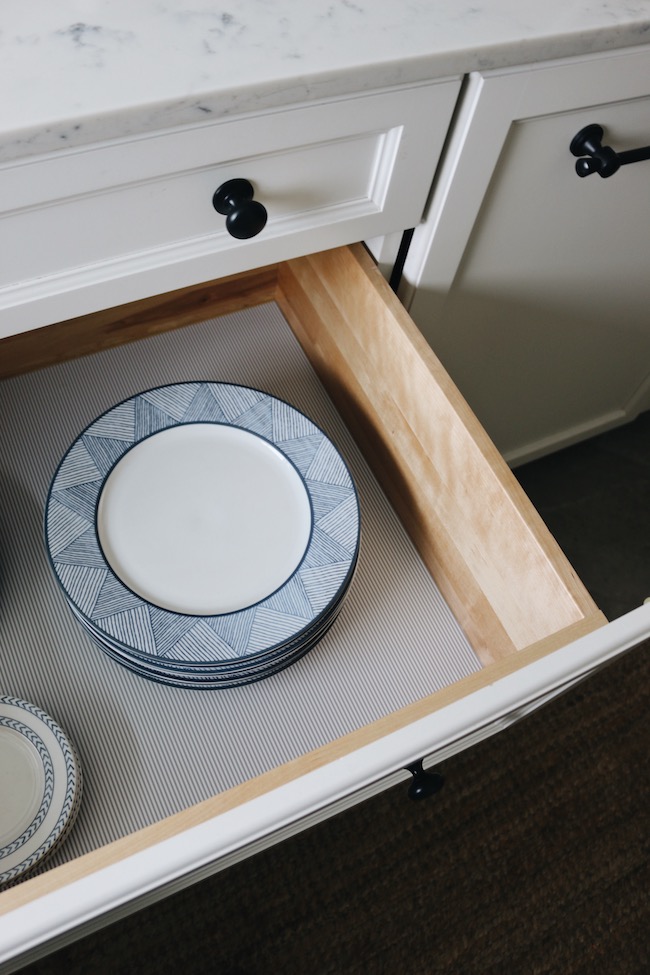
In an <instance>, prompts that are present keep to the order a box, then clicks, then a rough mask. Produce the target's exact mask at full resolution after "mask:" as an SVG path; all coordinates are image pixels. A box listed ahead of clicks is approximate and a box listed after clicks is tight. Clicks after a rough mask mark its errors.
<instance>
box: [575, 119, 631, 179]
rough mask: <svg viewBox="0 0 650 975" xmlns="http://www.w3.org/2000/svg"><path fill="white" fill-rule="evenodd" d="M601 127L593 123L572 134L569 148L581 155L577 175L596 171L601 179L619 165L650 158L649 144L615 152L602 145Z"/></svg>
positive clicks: (611, 173) (609, 174) (577, 163)
mask: <svg viewBox="0 0 650 975" xmlns="http://www.w3.org/2000/svg"><path fill="white" fill-rule="evenodd" d="M602 138H603V127H602V125H597V124H596V123H593V124H592V125H585V127H584V129H580V131H579V132H577V133H576V135H574V137H573V139H572V140H571V144H570V146H569V149H570V150H571V153H572V154H573V155H574V156H578V157H581V158H579V159H578V161H577V162H576V173H577V174H578V176H591V174H592V173H598V175H599V176H602V178H603V179H607V177H608V176H613V175H614V173H616V172H618V170H619V169H620V168H621V166H627V165H629V163H634V162H641V160H643V159H650V146H644V147H643V148H641V149H628V150H627V151H626V152H615V151H614V149H612V148H610V146H604V145H602Z"/></svg>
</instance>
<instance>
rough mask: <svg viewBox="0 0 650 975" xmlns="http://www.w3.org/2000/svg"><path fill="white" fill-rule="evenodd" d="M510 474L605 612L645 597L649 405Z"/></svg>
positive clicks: (649, 574) (649, 592) (648, 589)
mask: <svg viewBox="0 0 650 975" xmlns="http://www.w3.org/2000/svg"><path fill="white" fill-rule="evenodd" d="M515 474H516V475H517V478H518V480H519V481H520V483H521V485H522V486H523V488H524V490H525V491H526V493H527V494H528V497H529V498H530V499H531V501H532V502H533V504H534V505H535V507H536V508H537V510H538V511H539V512H540V514H541V515H542V517H543V519H544V521H545V522H546V524H547V525H548V527H549V529H550V530H551V532H552V533H553V535H554V536H555V537H556V539H557V540H558V542H559V543H560V545H561V547H562V549H563V550H564V552H565V554H566V555H567V557H568V558H569V561H570V562H571V563H572V565H573V567H574V569H575V570H576V572H577V573H578V575H579V576H580V578H581V579H582V581H583V582H584V584H585V586H586V587H587V589H588V590H589V592H590V593H591V595H592V596H593V598H594V600H595V602H596V604H597V605H598V607H599V608H600V609H601V610H602V611H603V612H604V613H605V615H606V616H607V617H608V618H609V619H614V618H615V617H617V616H621V615H622V614H623V613H626V612H628V611H629V610H631V609H634V607H635V606H638V605H640V604H641V603H642V602H643V601H644V599H646V598H648V597H650V412H648V413H643V414H641V416H640V417H639V418H638V419H637V420H635V421H634V422H633V423H629V424H626V425H625V426H623V427H619V428H617V429H616V430H612V431H610V432H608V433H604V434H601V435H600V436H598V437H593V438H592V439H591V440H587V441H584V442H583V443H580V444H576V445H575V446H573V447H569V448H567V449H566V450H562V451H558V452H557V453H556V454H551V455H550V456H548V457H544V458H542V459H541V460H538V461H533V462H531V463H529V464H525V465H523V466H522V467H519V468H517V469H516V470H515Z"/></svg>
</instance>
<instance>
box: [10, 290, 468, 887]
mask: <svg viewBox="0 0 650 975" xmlns="http://www.w3.org/2000/svg"><path fill="white" fill-rule="evenodd" d="M196 379H199V380H210V381H219V382H234V383H241V384H243V385H248V386H253V387H256V388H258V389H262V390H265V391H267V392H269V393H272V394H273V395H275V396H278V397H280V398H282V399H285V400H287V401H288V402H289V403H291V404H293V405H295V406H296V407H297V408H298V409H300V410H302V411H303V412H304V413H306V414H307V415H308V416H310V417H311V418H312V419H313V420H314V422H315V423H316V424H318V425H319V426H320V427H321V428H322V429H323V430H324V431H325V433H326V434H327V435H328V436H329V437H330V439H331V440H332V441H333V442H334V443H335V444H336V446H337V448H338V449H339V450H340V451H341V453H342V455H343V457H344V458H345V460H346V462H347V463H348V465H349V467H350V470H351V472H352V475H353V477H354V479H355V482H356V485H357V488H358V490H359V494H360V504H361V524H362V535H361V552H360V558H359V565H358V569H357V573H356V576H355V578H354V580H353V583H352V586H351V589H350V592H349V595H348V596H347V598H346V600H345V603H344V605H343V609H342V611H341V614H340V616H339V618H338V619H337V621H336V622H335V624H334V626H333V627H332V629H331V630H330V631H329V632H328V633H327V634H326V635H325V636H324V638H323V639H322V640H321V641H320V642H319V643H318V644H317V645H316V647H315V648H314V649H313V650H311V651H310V652H309V653H308V654H307V655H306V656H305V657H303V658H302V659H300V660H299V661H297V662H296V663H294V664H292V665H291V666H290V667H288V668H287V669H286V670H284V671H282V672H281V673H279V674H276V675H274V676H272V677H269V678H267V679H265V680H262V681H260V682H259V683H256V684H250V685H247V686H245V687H240V688H232V689H227V690H214V691H195V690H188V689H184V688H175V687H167V686H163V685H160V684H156V683H154V682H153V681H149V680H146V679H144V678H143V677H141V676H139V675H137V674H133V673H131V672H130V671H128V670H127V669H126V668H125V667H122V666H120V665H119V664H118V663H117V662H115V661H114V660H111V659H109V658H108V657H107V656H106V655H105V654H103V653H102V652H101V651H100V650H99V648H98V647H97V646H96V645H95V644H94V643H93V642H92V641H91V640H90V639H89V637H88V635H87V634H86V633H85V631H84V630H83V628H82V627H81V626H80V624H79V623H78V622H77V621H76V620H75V618H74V616H73V614H72V613H71V611H70V609H69V608H68V605H67V603H66V600H65V598H64V595H63V593H62V591H61V589H60V588H59V586H58V584H57V582H56V581H55V578H54V575H53V573H52V571H51V568H50V565H49V563H48V558H47V554H46V551H45V546H44V541H43V511H44V504H45V499H46V496H47V490H48V486H49V484H50V480H51V478H52V475H53V472H54V470H55V469H56V466H57V464H58V462H59V461H60V459H61V457H62V456H63V454H64V452H65V451H66V450H67V448H68V447H69V446H70V444H71V443H72V441H73V440H74V439H75V437H76V436H77V435H78V434H79V432H80V431H81V430H82V429H83V428H84V427H85V426H86V425H87V424H88V423H89V422H90V421H92V420H93V419H94V418H95V417H96V416H98V415H99V414H100V413H101V412H103V411H104V410H106V409H108V408H109V407H111V406H112V405H114V404H115V403H117V402H118V401H120V400H122V399H126V398H127V397H129V396H131V395H133V394H135V393H137V392H139V391H141V390H143V389H146V388H150V387H153V386H157V385H162V384H164V383H173V382H179V381H189V380H196ZM0 409H1V410H2V421H3V447H2V468H1V470H2V474H1V476H0V495H1V502H0V564H1V566H2V569H1V575H0V645H1V647H2V653H1V654H0V691H1V692H2V693H4V694H10V695H13V696H15V697H20V698H23V699H26V700H28V701H32V702H34V703H35V704H37V705H38V706H39V707H41V708H42V709H43V710H45V711H46V712H48V713H49V714H51V715H52V716H53V717H54V719H55V720H56V721H58V722H59V723H60V724H61V725H62V726H63V727H65V728H66V732H67V734H68V735H69V737H70V739H71V740H72V741H73V743H74V744H75V746H76V748H77V750H78V752H79V755H80V760H81V765H82V768H83V772H84V781H85V791H84V798H83V802H82V806H81V810H80V812H79V816H78V819H77V821H76V824H75V826H74V828H73V829H72V831H71V833H70V836H69V837H68V838H67V840H66V842H65V843H64V844H63V845H62V846H61V848H60V849H59V850H57V852H56V853H55V854H53V856H52V857H51V858H50V859H49V860H48V861H47V863H46V864H45V865H44V866H43V867H42V869H43V870H49V869H51V868H52V867H53V866H56V865H58V864H59V863H62V862H64V861H66V860H69V859H71V858H72V857H76V856H79V855H81V854H83V853H86V852H89V851H90V850H92V849H95V848H97V847H99V846H102V845H103V844H105V843H108V842H111V841H112V840H115V839H118V838H119V837H121V836H124V835H127V834H128V833H131V832H133V831H134V830H137V829H140V828H142V827H144V826H147V825H149V824H151V823H153V822H157V821H159V820H160V819H163V818H164V817H166V816H169V815H172V814H174V813H176V812H178V811H180V810H182V809H184V808H187V807H188V806H191V805H194V804H195V803H197V802H200V801H201V800H203V799H206V798H208V797H209V796H211V795H214V794H215V793H218V792H220V791H223V790H225V789H228V788H230V787H232V786H234V785H237V784H238V783H241V782H243V781H246V780H248V779H250V778H252V777H254V776H256V775H259V774H261V773H263V772H265V771H267V770H269V769H271V768H274V767H276V766H278V765H281V764H282V763H284V762H287V761H290V760H291V759H294V758H296V757H298V756H300V755H303V754H306V753H308V752H310V751H311V750H313V749H315V748H318V747H319V746H321V745H324V744H326V743H328V742H331V741H334V740H336V739H337V738H339V737H341V736H343V735H345V734H347V733H348V732H351V731H353V730H355V729H357V728H359V727H362V726H363V725H365V724H367V723H369V722H372V721H374V720H376V719H379V718H381V717H383V716H385V715H387V714H390V713H392V712H393V711H395V710H397V709H399V708H401V707H403V706H406V705H408V704H410V703H412V702H414V701H416V700H419V699H421V698H422V697H424V696H426V695H427V694H430V693H432V692H433V691H436V690H438V689H440V688H442V687H444V686H447V685H449V684H452V683H454V682H455V681H457V680H459V679H461V678H463V677H465V676H467V675H469V674H471V673H473V672H475V671H477V670H479V669H480V666H481V665H480V663H479V661H478V660H477V658H476V656H475V654H474V652H473V651H472V649H471V647H470V646H469V644H468V642H467V639H466V637H465V636H464V634H463V632H462V630H461V629H460V627H459V625H458V623H457V621H456V620H455V618H454V617H453V615H452V613H451V612H450V610H449V608H448V606H447V604H446V603H445V601H444V599H443V598H442V596H441V594H440V592H439V590H438V589H437V587H436V585H435V583H434V582H433V580H432V579H431V577H430V575H429V573H428V572H427V570H426V568H425V567H424V565H423V563H422V561H421V559H420V558H419V556H418V554H417V553H416V551H415V549H414V547H413V545H412V543H411V541H410V539H409V538H408V536H407V534H406V532H405V531H404V529H403V527H402V525H401V523H400V521H399V519H398V518H397V516H396V514H395V512H394V510H393V508H392V507H391V505H390V503H389V502H388V500H387V498H386V496H385V494H384V492H383V490H382V488H381V486H380V485H379V483H378V482H377V480H376V479H375V477H374V475H373V474H372V473H371V471H370V469H369V467H368V465H367V463H366V462H365V460H364V458H363V456H362V454H361V452H360V450H359V448H358V447H357V446H356V444H355V442H354V440H353V438H352V437H351V435H350V433H349V431H348V429H347V427H346V426H345V423H344V422H343V420H342V419H341V417H340V415H339V414H338V413H337V411H336V409H335V407H334V405H333V404H332V402H331V400H330V398H329V396H328V394H327V392H326V391H325V389H324V387H323V385H322V384H321V382H320V380H319V379H318V377H317V376H316V374H315V372H314V370H313V368H312V366H311V364H310V363H309V361H308V359H307V358H306V356H305V354H304V352H303V351H302V349H301V348H300V346H299V344H298V342H297V341H296V339H295V337H294V336H293V333H292V332H291V329H290V328H289V326H288V324H287V322H286V321H285V319H284V317H283V315H282V313H281V311H280V310H279V308H278V307H277V305H275V304H274V303H268V304H264V305H260V306H258V307H256V308H253V309H246V310H243V311H240V312H236V313H234V314H231V315H226V316H223V317H221V318H219V319H212V320H210V321H206V322H203V323H199V324H197V325H192V326H188V327H185V328H182V329H178V330H176V331H174V332H169V333H166V334H164V335H159V336H156V337H154V338H150V339H147V340H145V341H139V342H135V343H133V344H130V345H125V346H122V347H120V348H117V349H112V350H109V351H104V352H101V353H97V354H95V355H92V356H88V357H85V358H83V359H77V360H74V361H71V362H67V363H61V364H59V365H56V366H52V367H50V368H47V369H43V370H40V371H38V372H34V373H30V374H27V375H24V376H18V377H15V378H13V379H9V380H6V381H4V382H3V383H2V384H0Z"/></svg>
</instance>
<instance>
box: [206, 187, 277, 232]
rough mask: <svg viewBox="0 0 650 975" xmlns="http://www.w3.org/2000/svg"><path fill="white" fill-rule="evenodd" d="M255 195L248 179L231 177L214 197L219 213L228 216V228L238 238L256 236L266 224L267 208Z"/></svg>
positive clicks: (213, 201)
mask: <svg viewBox="0 0 650 975" xmlns="http://www.w3.org/2000/svg"><path fill="white" fill-rule="evenodd" d="M253 195H254V190H253V187H252V186H251V184H250V183H249V182H248V180H247V179H229V180H228V181H227V182H226V183H222V184H221V186H220V187H219V189H218V190H217V191H216V192H215V194H214V196H213V197H212V205H213V207H214V208H215V210H216V211H217V213H222V214H224V215H225V217H226V230H227V231H228V233H229V234H230V236H231V237H236V238H237V239H238V240H248V238H249V237H256V236H257V234H259V233H260V231H261V230H263V229H264V227H265V226H266V220H267V216H268V215H267V212H266V209H265V208H264V207H263V206H262V204H261V203H258V201H257V200H254V199H253Z"/></svg>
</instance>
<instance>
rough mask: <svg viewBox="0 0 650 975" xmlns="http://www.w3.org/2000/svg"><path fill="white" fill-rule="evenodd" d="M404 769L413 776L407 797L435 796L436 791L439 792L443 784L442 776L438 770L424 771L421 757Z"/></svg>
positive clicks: (426, 797)
mask: <svg viewBox="0 0 650 975" xmlns="http://www.w3.org/2000/svg"><path fill="white" fill-rule="evenodd" d="M406 770H407V772H410V773H411V775H412V776H413V778H412V779H411V784H410V785H409V790H408V797H409V799H428V798H429V796H435V794H436V792H440V790H441V789H442V787H443V785H444V784H445V780H444V777H443V776H442V775H441V774H440V772H426V771H425V770H424V767H423V765H422V759H420V761H419V762H414V763H413V764H412V765H407V766H406Z"/></svg>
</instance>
